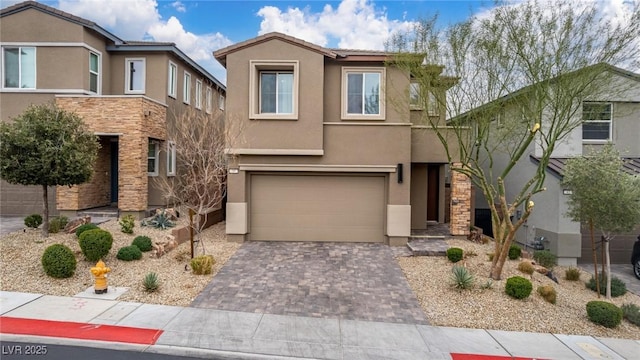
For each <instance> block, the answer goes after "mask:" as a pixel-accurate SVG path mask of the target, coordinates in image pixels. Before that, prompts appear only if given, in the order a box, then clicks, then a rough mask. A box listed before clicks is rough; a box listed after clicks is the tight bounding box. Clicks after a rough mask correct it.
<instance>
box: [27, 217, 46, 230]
mask: <svg viewBox="0 0 640 360" xmlns="http://www.w3.org/2000/svg"><path fill="white" fill-rule="evenodd" d="M40 225H42V216H41V215H40V214H31V215H29V216H27V217H26V218H24V226H26V227H30V228H33V229H35V228H37V227H38V226H40Z"/></svg>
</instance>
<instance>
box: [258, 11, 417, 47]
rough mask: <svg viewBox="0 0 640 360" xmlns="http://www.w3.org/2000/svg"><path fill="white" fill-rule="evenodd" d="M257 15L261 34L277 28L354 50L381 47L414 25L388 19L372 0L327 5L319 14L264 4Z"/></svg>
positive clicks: (298, 36) (313, 41)
mask: <svg viewBox="0 0 640 360" xmlns="http://www.w3.org/2000/svg"><path fill="white" fill-rule="evenodd" d="M257 15H258V16H260V17H262V18H263V20H262V22H261V23H260V31H259V34H266V33H268V32H272V31H278V32H282V33H285V34H288V35H291V36H295V37H297V38H300V39H303V40H306V41H309V42H312V43H314V44H317V45H320V46H329V47H333V46H338V47H341V48H352V49H371V50H382V49H384V42H385V41H386V40H387V39H388V37H389V35H390V34H392V33H393V32H395V31H406V30H408V29H410V28H411V26H413V22H411V21H400V20H391V19H389V18H388V17H387V13H386V12H385V11H384V10H377V9H376V6H375V3H373V2H371V1H369V0H343V1H342V2H341V3H340V4H339V5H338V7H337V8H335V9H334V8H333V7H332V6H331V5H329V4H327V5H325V7H324V9H323V10H322V12H320V13H312V12H310V11H309V9H308V8H305V9H300V8H297V7H294V8H292V7H289V8H287V10H286V11H284V12H283V11H282V10H280V9H279V8H277V7H274V6H265V7H263V8H262V9H260V10H259V11H258V13H257Z"/></svg>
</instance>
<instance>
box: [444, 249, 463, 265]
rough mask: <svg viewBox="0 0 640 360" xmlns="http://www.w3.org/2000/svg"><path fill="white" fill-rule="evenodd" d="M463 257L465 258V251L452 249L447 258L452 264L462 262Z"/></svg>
mask: <svg viewBox="0 0 640 360" xmlns="http://www.w3.org/2000/svg"><path fill="white" fill-rule="evenodd" d="M463 256H464V251H462V249H460V248H457V247H452V248H449V249H447V258H448V259H449V261H451V262H452V263H457V262H458V261H460V260H462V257H463Z"/></svg>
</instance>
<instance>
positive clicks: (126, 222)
mask: <svg viewBox="0 0 640 360" xmlns="http://www.w3.org/2000/svg"><path fill="white" fill-rule="evenodd" d="M119 224H120V230H122V232H123V233H125V234H133V228H134V227H135V226H136V218H135V217H133V215H126V216H124V217H122V219H120V222H119Z"/></svg>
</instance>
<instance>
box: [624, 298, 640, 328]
mask: <svg viewBox="0 0 640 360" xmlns="http://www.w3.org/2000/svg"><path fill="white" fill-rule="evenodd" d="M620 309H622V317H623V318H625V319H627V320H628V321H629V322H630V323H632V324H634V325H636V326H640V307H639V306H638V305H636V304H632V303H629V304H622V306H621V307H620Z"/></svg>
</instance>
